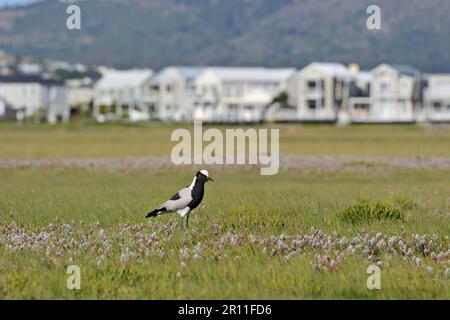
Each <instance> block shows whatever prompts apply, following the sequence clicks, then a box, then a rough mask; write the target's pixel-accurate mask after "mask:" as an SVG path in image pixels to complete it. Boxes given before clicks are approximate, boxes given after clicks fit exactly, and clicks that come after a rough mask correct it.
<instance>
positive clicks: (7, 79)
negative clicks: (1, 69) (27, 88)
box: [0, 74, 62, 86]
mask: <svg viewBox="0 0 450 320" xmlns="http://www.w3.org/2000/svg"><path fill="white" fill-rule="evenodd" d="M0 83H39V84H42V85H48V86H49V85H62V83H61V82H60V81H57V80H55V79H47V78H43V77H42V76H39V75H26V74H17V75H11V76H0Z"/></svg>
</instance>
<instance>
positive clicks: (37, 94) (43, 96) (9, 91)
mask: <svg viewBox="0 0 450 320" xmlns="http://www.w3.org/2000/svg"><path fill="white" fill-rule="evenodd" d="M0 98H1V99H3V100H4V101H5V102H6V104H8V105H9V106H10V107H11V108H12V109H14V110H16V111H17V112H18V113H17V114H18V117H19V118H24V117H28V116H34V115H38V114H39V113H42V115H44V116H45V117H46V119H47V121H49V122H50V123H55V122H56V121H57V120H58V119H59V118H60V119H61V120H62V121H63V122H68V121H69V118H70V107H69V105H68V103H67V90H66V88H65V87H64V85H63V84H61V83H59V82H57V81H55V80H53V79H44V78H42V77H40V76H34V75H14V76H5V77H0Z"/></svg>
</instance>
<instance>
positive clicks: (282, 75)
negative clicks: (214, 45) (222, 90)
mask: <svg viewBox="0 0 450 320" xmlns="http://www.w3.org/2000/svg"><path fill="white" fill-rule="evenodd" d="M205 72H213V73H214V74H216V75H217V76H218V77H219V78H220V79H221V80H222V81H248V82H252V81H259V82H271V81H284V80H287V79H289V78H290V77H291V76H293V75H294V74H295V72H296V70H295V69H291V68H289V69H287V68H285V69H276V68H251V67H250V68H249V67H245V68H244V67H243V68H239V67H209V68H206V69H205Z"/></svg>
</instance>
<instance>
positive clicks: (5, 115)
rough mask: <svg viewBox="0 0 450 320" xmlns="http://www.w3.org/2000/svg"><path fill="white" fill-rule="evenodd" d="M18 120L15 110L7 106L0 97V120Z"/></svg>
mask: <svg viewBox="0 0 450 320" xmlns="http://www.w3.org/2000/svg"><path fill="white" fill-rule="evenodd" d="M7 119H9V120H18V119H17V111H16V110H14V109H12V108H11V107H9V106H8V105H7V104H6V102H5V101H4V100H3V99H1V98H0V120H7Z"/></svg>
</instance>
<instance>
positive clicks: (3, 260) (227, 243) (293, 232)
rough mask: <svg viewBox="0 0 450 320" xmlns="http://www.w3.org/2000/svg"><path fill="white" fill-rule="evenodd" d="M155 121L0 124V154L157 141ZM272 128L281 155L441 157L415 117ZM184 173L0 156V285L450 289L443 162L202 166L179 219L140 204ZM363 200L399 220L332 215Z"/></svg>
mask: <svg viewBox="0 0 450 320" xmlns="http://www.w3.org/2000/svg"><path fill="white" fill-rule="evenodd" d="M170 129H171V128H170V127H165V126H156V127H155V128H149V127H143V128H142V127H120V126H108V127H105V128H101V127H96V126H93V127H86V128H82V127H55V128H50V127H38V126H36V127H30V128H20V127H17V126H15V125H8V126H4V127H0V158H36V157H111V156H115V157H121V156H140V155H164V154H165V152H168V150H169V151H170V147H171V144H170V140H169V137H170V132H171V130H170ZM380 129H382V130H380ZM281 139H282V141H281V145H282V147H281V149H282V150H281V151H282V152H285V153H293V154H315V155H321V154H354V155H369V156H372V155H373V156H378V155H384V156H386V155H387V156H441V157H448V156H450V148H449V146H450V132H449V131H444V130H442V131H424V129H422V128H418V127H394V126H392V127H349V128H334V127H328V126H325V127H320V126H307V127H299V126H298V127H296V126H294V125H289V126H283V127H282V129H281ZM314 142H315V143H314ZM193 173H194V172H193V169H192V168H181V169H180V168H177V169H171V168H161V169H158V170H149V171H143V172H139V171H131V172H123V171H120V170H119V171H107V170H102V169H96V170H82V169H62V168H47V169H39V170H37V169H33V168H21V169H20V168H3V169H0V183H1V188H0V216H1V220H0V298H1V299H16V298H27V299H28V298H31V299H41V298H49V299H76V298H81V299H96V298H106V299H128V298H131V299H152V298H155V299H157V298H159V299H172V298H175V299H178V298H187V299H196V298H198V299H206V298H216V299H221V298H229V299H232V298H249V299H254V298H257V299H266V298H272V299H280V298H287V299H316V298H325V299H329V298H337V299H348V298H349V299H365V298H368V299H395V298H399V299H407V298H416V299H437V298H439V299H450V281H449V277H450V275H449V274H450V271H449V267H450V263H449V249H450V241H449V235H450V223H449V218H450V184H449V181H450V170H410V169H406V168H405V169H401V168H395V169H392V168H391V169H389V170H374V171H355V172H348V171H342V172H333V173H329V172H327V171H326V170H320V168H318V169H317V170H315V171H313V172H307V173H306V172H301V171H287V170H281V172H280V173H279V174H278V175H276V176H270V177H263V176H260V175H259V171H258V170H256V169H250V170H248V169H246V170H241V169H230V170H216V171H211V175H212V176H213V177H214V178H215V180H216V181H215V182H214V183H209V184H208V185H207V190H206V195H205V199H204V202H203V203H202V205H201V206H200V207H199V208H198V209H197V210H196V211H194V213H193V214H192V217H191V221H190V228H189V229H187V230H186V229H185V228H184V227H183V226H182V221H181V219H180V218H179V217H178V216H175V215H166V216H161V217H158V218H157V219H154V220H145V219H144V218H143V217H144V216H145V214H146V213H147V212H148V210H150V209H153V207H154V206H156V205H158V204H159V203H160V202H162V201H163V200H165V199H166V198H168V197H170V196H172V194H173V193H174V191H176V190H178V189H179V187H180V186H183V185H187V184H188V183H190V181H191V179H192V175H193ZM362 199H366V200H371V201H380V202H382V203H383V204H386V206H391V207H393V208H396V209H397V210H399V211H400V212H401V213H402V215H403V217H404V218H403V219H400V220H363V221H361V222H359V223H351V222H347V221H343V220H341V219H340V218H339V213H341V212H342V211H343V210H344V209H345V208H346V207H348V206H349V205H352V204H355V203H358V202H359V201H360V200H362ZM372 264H378V265H379V266H380V267H381V290H368V289H367V286H366V281H367V278H368V277H369V275H368V274H367V273H366V269H367V267H369V266H370V265H372ZM69 265H78V266H79V267H80V268H81V290H79V291H77V290H75V291H71V290H68V289H67V287H66V280H67V277H68V274H66V268H67V266H69Z"/></svg>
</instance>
